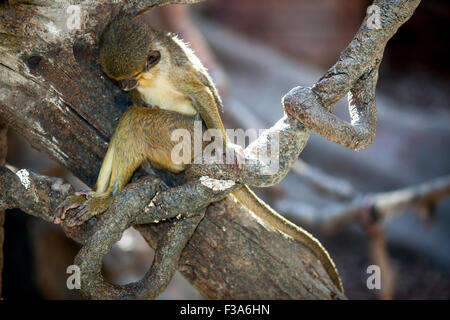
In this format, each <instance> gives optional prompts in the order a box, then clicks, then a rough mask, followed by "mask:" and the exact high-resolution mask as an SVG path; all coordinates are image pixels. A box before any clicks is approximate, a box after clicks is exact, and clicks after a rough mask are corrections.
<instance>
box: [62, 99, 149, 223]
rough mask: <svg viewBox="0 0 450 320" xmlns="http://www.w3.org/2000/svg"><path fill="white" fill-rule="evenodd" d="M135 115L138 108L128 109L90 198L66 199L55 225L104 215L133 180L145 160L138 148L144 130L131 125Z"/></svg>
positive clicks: (110, 146) (112, 139) (118, 127)
mask: <svg viewBox="0 0 450 320" xmlns="http://www.w3.org/2000/svg"><path fill="white" fill-rule="evenodd" d="M135 112H137V110H136V109H135V108H130V109H128V110H127V111H126V112H125V113H124V114H123V116H122V118H121V120H120V121H119V124H118V126H117V128H116V131H115V132H114V135H113V137H112V138H111V141H110V144H109V147H108V151H107V153H106V155H105V158H104V160H103V163H102V167H101V169H100V173H99V176H98V178H97V183H96V184H95V186H94V191H93V192H92V193H91V194H90V195H91V197H90V198H89V196H87V197H85V195H78V196H70V197H68V198H66V200H65V201H64V202H63V203H62V204H61V205H60V206H59V207H58V209H57V213H56V217H55V220H54V222H55V223H61V221H62V220H64V222H65V224H66V225H67V226H69V227H72V226H76V225H79V224H82V223H84V222H86V221H87V220H89V219H90V218H92V217H94V216H97V215H99V214H101V213H103V212H105V211H106V210H107V209H108V208H109V206H110V205H111V203H112V202H113V200H114V197H115V196H116V195H117V194H118V193H119V192H120V191H121V190H122V189H123V187H124V186H125V185H126V184H127V183H128V181H129V180H130V179H131V176H132V175H133V173H134V171H135V170H136V169H137V168H138V167H139V166H140V165H141V163H142V162H143V160H144V155H143V153H142V152H141V151H142V150H141V149H142V146H141V145H139V141H142V134H143V133H142V130H140V129H139V128H138V127H136V126H135V125H133V123H132V122H130V118H131V119H132V118H133V115H134V113H135ZM73 209H76V210H73Z"/></svg>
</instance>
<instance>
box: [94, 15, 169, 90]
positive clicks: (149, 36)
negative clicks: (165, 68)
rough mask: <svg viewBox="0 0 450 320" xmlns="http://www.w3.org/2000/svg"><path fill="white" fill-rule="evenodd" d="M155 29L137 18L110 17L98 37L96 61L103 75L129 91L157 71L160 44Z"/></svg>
mask: <svg viewBox="0 0 450 320" xmlns="http://www.w3.org/2000/svg"><path fill="white" fill-rule="evenodd" d="M157 38H158V33H157V32H156V31H155V30H153V29H151V28H150V27H149V26H148V25H146V24H145V23H143V22H142V21H140V20H138V19H132V18H128V17H124V18H121V19H119V20H116V21H113V22H112V23H111V24H110V25H109V26H108V27H107V29H106V30H105V32H104V33H103V35H102V39H101V41H100V52H99V62H100V65H101V66H102V69H103V71H104V72H105V73H106V75H107V76H108V77H109V78H111V79H114V80H116V81H118V83H119V85H120V87H121V88H122V89H123V90H126V91H130V90H132V89H134V88H136V87H137V86H138V85H139V81H140V80H141V79H142V78H143V77H145V76H149V75H151V74H155V73H157V70H156V69H158V68H155V66H157V65H158V63H159V61H160V59H161V50H162V47H161V45H160V43H159V42H158V40H157Z"/></svg>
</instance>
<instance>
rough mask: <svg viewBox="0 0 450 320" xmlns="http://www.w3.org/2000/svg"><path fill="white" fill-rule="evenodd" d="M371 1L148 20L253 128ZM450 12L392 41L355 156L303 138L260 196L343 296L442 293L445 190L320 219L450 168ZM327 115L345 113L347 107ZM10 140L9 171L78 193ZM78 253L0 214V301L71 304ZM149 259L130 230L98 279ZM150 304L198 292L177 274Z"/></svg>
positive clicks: (51, 233)
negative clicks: (422, 204)
mask: <svg viewBox="0 0 450 320" xmlns="http://www.w3.org/2000/svg"><path fill="white" fill-rule="evenodd" d="M368 5H370V1H363V0H341V1H335V0H316V1H308V0H277V1H271V0H258V1H256V0H227V1H224V0H209V1H206V3H202V4H199V5H192V6H188V7H187V6H182V5H177V6H167V7H164V8H158V9H156V10H154V11H153V12H151V13H149V14H148V15H146V16H145V17H144V18H143V19H145V20H146V21H147V22H148V23H149V24H151V25H153V26H155V27H158V28H162V29H165V30H169V31H172V32H176V33H178V34H179V35H180V37H181V38H184V39H185V40H186V41H187V42H189V43H190V45H191V47H192V48H193V49H194V51H195V52H196V53H197V55H199V57H200V59H201V60H202V61H203V62H204V64H205V65H206V66H207V67H208V69H209V70H210V72H211V74H212V76H213V79H214V81H215V82H216V85H217V86H218V88H219V90H220V93H221V95H222V97H223V100H224V114H223V117H224V119H225V124H226V127H229V128H244V129H248V128H256V129H260V128H268V127H269V126H271V125H272V124H274V123H275V122H276V121H277V120H278V119H279V118H280V117H281V116H282V114H283V109H282V107H281V103H280V101H281V97H282V96H283V95H284V94H285V93H286V92H287V91H289V90H290V89H291V88H293V87H295V86H298V85H301V86H311V85H313V84H314V83H315V82H316V81H317V80H318V79H319V78H320V76H321V75H322V74H323V73H324V72H325V71H326V70H327V69H328V68H329V67H330V66H332V65H333V64H334V63H335V62H336V60H337V59H338V56H339V53H340V52H341V51H342V50H343V49H344V48H345V47H346V46H347V44H348V43H349V41H351V39H352V38H353V36H354V34H355V33H356V31H357V30H358V28H359V26H360V24H361V21H362V19H363V17H364V15H365V10H366V8H367V6H368ZM449 18H450V5H449V4H448V1H445V0H427V1H422V3H421V4H420V5H419V7H418V9H417V11H416V13H415V14H414V15H413V17H412V18H411V20H410V21H408V22H407V23H406V24H405V25H403V26H402V27H401V28H400V30H399V31H398V32H397V34H396V35H395V36H394V37H393V38H392V39H391V40H390V42H389V43H388V45H387V48H386V51H385V55H384V59H383V62H382V64H381V68H380V76H379V81H378V86H377V105H378V118H379V125H378V130H377V137H376V139H375V141H374V143H373V144H372V145H371V146H370V147H368V148H367V149H365V150H362V151H359V152H354V151H351V150H347V149H344V148H343V147H340V146H338V145H336V144H333V143H332V142H329V141H327V140H325V139H324V138H322V137H320V136H318V135H317V134H315V133H312V135H311V138H310V140H309V142H308V144H307V146H306V148H305V150H304V151H303V153H302V154H301V157H300V158H301V159H300V160H299V161H298V162H297V164H296V166H295V168H294V169H293V170H292V172H290V173H289V175H288V176H287V177H286V178H285V179H284V180H283V182H282V183H281V184H279V185H277V186H275V187H271V188H265V189H260V190H256V191H257V193H258V194H259V195H260V196H261V197H262V198H263V199H264V200H265V201H266V202H268V203H269V204H270V205H271V206H273V207H274V208H275V209H277V210H278V211H279V212H280V213H281V214H283V215H285V216H286V217H288V218H289V219H290V220H292V221H294V222H295V223H297V224H299V225H301V226H302V227H304V228H305V229H307V230H309V231H310V232H311V233H313V234H314V235H315V236H316V237H317V238H319V240H320V241H321V242H322V243H323V245H324V246H325V248H326V249H327V250H328V251H329V253H330V255H331V257H332V258H333V259H334V261H335V263H336V265H337V268H338V270H339V272H340V274H341V277H342V280H343V284H344V288H345V292H346V294H347V296H348V298H350V299H449V298H450V198H447V199H444V200H443V201H440V202H438V203H436V205H435V206H433V208H431V210H415V209H408V210H406V211H399V212H395V214H393V215H392V216H390V217H389V219H387V220H386V221H385V222H384V223H383V224H382V225H380V226H379V229H377V230H378V231H377V232H375V233H374V232H373V230H368V228H366V227H365V226H364V225H363V224H361V223H360V221H358V220H352V221H348V223H345V224H342V225H339V226H338V227H337V228H333V229H332V230H328V229H327V230H325V229H324V228H322V226H321V224H320V223H317V221H319V219H318V218H321V219H322V220H320V221H325V220H326V219H327V214H329V213H330V212H335V211H336V210H337V211H339V210H340V211H344V212H345V210H346V208H348V207H350V206H351V205H352V204H353V203H355V201H360V200H361V199H364V198H365V197H367V196H368V195H373V194H377V193H380V192H387V191H392V190H397V189H401V188H405V187H409V186H414V185H417V184H419V183H422V182H426V181H429V180H430V179H433V178H437V177H440V176H445V175H448V174H450V103H449V102H450V90H449V89H450V86H449V84H450V63H449V59H448V58H449V57H450V45H449V43H448V40H447V39H448V37H447V35H446V33H447V30H449V29H448V27H449V21H450V19H449ZM334 112H335V113H336V114H338V115H339V116H340V117H342V118H345V119H348V118H349V117H348V111H347V103H346V101H341V102H339V104H338V106H337V107H336V108H335V109H334ZM8 147H9V151H8V158H7V161H8V163H10V164H11V165H13V166H16V167H19V168H29V169H31V170H33V171H35V172H38V173H42V174H46V175H51V176H59V177H64V178H65V179H67V180H69V181H70V182H71V183H73V184H74V185H75V186H76V188H78V189H82V188H83V187H84V186H83V185H82V183H81V182H80V181H78V180H77V179H76V178H74V177H73V176H72V175H71V174H70V172H67V171H66V170H65V169H63V168H61V167H60V166H58V165H57V164H55V163H54V162H52V161H51V160H49V159H48V158H47V157H46V156H44V155H42V154H40V153H38V152H37V151H35V150H33V149H31V148H30V147H29V145H28V143H27V142H26V141H24V140H23V139H22V138H21V137H19V136H18V135H16V134H15V133H14V131H13V128H11V130H10V131H9V133H8ZM428 209H430V208H428ZM10 211H13V210H10ZM78 250H79V246H78V245H77V244H76V243H74V242H72V241H71V240H70V239H67V238H66V237H65V235H64V234H63V233H62V231H61V230H60V227H59V226H55V225H52V224H48V223H45V222H43V221H40V220H38V219H36V218H34V217H32V216H29V215H24V214H18V213H17V212H8V213H7V214H6V221H5V244H4V261H5V266H4V271H3V279H4V288H3V295H4V298H5V299H14V298H18V297H20V298H22V299H23V298H24V297H27V298H37V299H41V298H42V299H79V298H80V297H79V295H78V293H77V292H76V290H73V291H70V290H68V289H67V288H66V279H67V274H66V273H65V271H66V268H67V266H68V265H71V264H72V263H73V258H74V256H75V254H76V253H77V251H78ZM152 257H153V251H152V249H151V248H149V246H148V245H147V244H146V242H145V241H144V240H143V238H142V237H141V236H140V235H139V233H138V232H137V231H135V230H134V229H132V228H131V229H129V230H127V231H126V232H125V234H124V235H123V238H122V239H121V241H120V242H118V243H117V244H116V245H115V246H114V248H113V250H112V251H111V252H110V253H109V254H108V256H107V257H105V259H104V268H103V269H104V270H103V272H104V275H105V277H106V278H107V279H109V280H110V281H112V282H114V283H120V284H123V283H128V282H130V281H135V280H138V279H140V278H141V277H142V276H143V275H144V274H145V272H146V271H147V270H148V268H149V266H150V265H151V262H152ZM374 263H376V264H381V267H382V277H384V276H383V275H386V277H384V278H383V287H382V289H381V290H369V289H368V288H367V285H366V280H367V277H368V276H369V275H368V274H367V272H366V270H367V267H368V266H369V265H371V264H374ZM159 299H201V296H200V294H199V293H198V292H197V291H196V290H195V288H192V287H191V286H190V284H189V283H188V282H187V281H186V280H184V279H183V278H182V276H181V275H180V274H178V273H177V274H176V276H175V277H174V279H173V280H172V282H171V284H170V286H169V287H168V288H167V290H166V291H165V292H164V293H163V294H162V295H161V296H160V297H159Z"/></svg>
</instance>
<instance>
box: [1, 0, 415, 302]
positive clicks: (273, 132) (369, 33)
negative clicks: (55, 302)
mask: <svg viewBox="0 0 450 320" xmlns="http://www.w3.org/2000/svg"><path fill="white" fill-rule="evenodd" d="M181 2H183V3H192V2H196V1H189V0H186V1H165V0H161V1H137V0H133V1H131V0H130V1H123V2H115V1H99V2H97V1H87V0H86V1H80V2H79V3H80V6H81V8H82V9H83V10H84V11H85V13H86V14H87V15H86V16H89V19H87V20H86V21H85V23H84V24H83V25H82V26H81V27H80V28H79V29H78V30H70V29H68V28H67V14H66V13H65V9H66V4H65V3H61V2H53V1H45V0H44V1H39V4H40V5H36V4H34V3H33V2H31V3H30V2H29V1H26V4H23V3H22V2H21V1H14V4H11V5H7V4H6V5H5V4H4V5H2V8H1V9H2V10H0V53H1V55H0V56H1V60H0V69H1V72H0V83H1V87H2V91H1V92H0V93H1V94H2V99H1V101H0V116H2V117H4V118H5V119H6V121H7V122H8V123H9V124H11V125H13V126H14V127H15V128H16V130H17V131H18V132H19V133H21V134H22V135H23V136H25V137H26V138H27V139H28V140H29V141H30V143H31V144H32V145H33V146H34V147H35V148H37V149H38V150H41V151H43V152H44V153H46V154H48V155H50V156H51V157H52V158H53V159H55V160H56V161H58V162H59V163H61V164H62V165H64V166H65V167H67V168H68V169H69V170H71V171H72V172H73V173H74V174H75V175H76V176H78V177H79V178H81V179H82V180H83V181H84V182H86V183H88V184H92V183H93V181H94V179H95V177H96V174H97V172H98V168H99V167H100V163H101V160H102V158H103V155H104V153H105V151H106V147H107V137H110V136H111V134H112V132H113V129H114V127H115V124H116V121H117V119H118V117H119V116H120V114H121V113H122V111H123V109H124V108H126V107H127V106H128V104H129V98H128V96H126V95H125V94H124V93H123V92H121V91H120V90H119V89H118V88H117V87H116V86H115V85H114V84H113V83H112V82H111V81H110V80H108V79H107V78H105V76H104V75H103V74H102V72H101V70H100V68H99V66H98V63H97V56H96V55H97V52H98V40H99V35H100V34H101V32H102V31H103V29H104V28H105V26H106V25H107V24H108V23H109V21H111V20H113V19H114V18H115V17H117V16H119V15H123V14H135V13H139V12H143V10H146V8H149V7H151V6H155V5H161V4H165V3H181ZM419 2H420V1H418V0H415V1H407V0H396V1H392V0H390V1H388V0H384V1H382V0H377V1H375V2H374V3H375V4H376V5H378V6H379V7H380V8H381V10H380V15H381V21H382V28H381V29H380V30H368V29H367V27H366V26H365V22H364V23H363V26H362V27H361V29H360V31H359V32H358V34H357V35H356V37H355V39H354V40H353V41H352V42H351V44H350V45H349V47H348V48H347V49H346V50H345V51H344V52H343V54H342V55H341V57H340V60H339V61H338V63H337V64H336V65H335V66H334V67H333V68H331V69H330V71H329V72H328V73H327V74H326V75H325V76H324V77H322V79H320V80H319V82H318V83H317V84H316V85H315V86H314V87H313V88H310V89H306V88H295V89H293V90H291V92H289V93H288V94H287V95H286V96H285V97H284V98H283V104H284V108H285V110H286V111H287V113H288V114H289V116H287V115H285V116H284V117H283V118H282V119H281V120H279V121H278V123H277V124H276V125H275V126H274V127H272V128H271V129H269V130H267V131H266V132H265V133H264V134H263V135H261V136H260V137H259V138H258V139H257V140H256V141H255V142H253V143H252V144H251V145H250V146H249V147H248V148H247V149H246V150H245V153H246V163H245V165H244V170H243V171H242V172H241V173H240V174H239V175H238V176H236V174H235V173H234V172H233V171H232V170H230V168H229V167H227V166H225V165H211V164H202V165H196V166H192V167H191V168H190V169H189V170H188V171H187V172H186V176H187V177H190V178H191V179H190V180H189V183H186V184H183V185H181V186H179V187H177V188H172V189H169V190H167V191H163V192H161V193H159V194H158V195H156V196H155V197H154V199H153V200H152V201H151V202H150V204H148V202H149V199H150V198H151V197H149V198H146V199H147V201H146V202H147V203H145V204H143V203H141V202H140V201H138V200H136V202H135V203H134V204H133V206H134V205H136V207H135V209H136V210H135V211H133V212H131V211H130V212H128V213H126V214H123V213H122V214H121V213H119V212H116V210H119V209H118V208H123V207H122V206H121V205H119V204H118V203H119V202H118V203H117V204H115V205H114V206H113V207H112V208H111V209H110V210H111V211H109V212H107V213H106V214H105V215H104V216H102V217H101V218H100V220H99V222H98V223H96V224H95V227H94V228H93V229H92V231H91V233H86V232H84V233H83V234H84V235H85V236H86V235H88V236H89V237H88V238H84V239H85V242H86V244H87V245H86V246H85V247H84V248H83V250H82V251H81V252H80V254H79V256H78V258H77V262H78V263H79V264H80V265H81V266H82V272H83V274H84V273H85V272H86V274H85V275H83V283H84V284H85V285H83V290H85V293H86V294H87V295H88V296H90V297H94V298H100V297H114V298H117V297H122V298H128V297H152V296H154V295H155V294H157V292H158V290H160V288H158V284H161V285H164V283H165V280H167V277H168V276H169V275H170V273H171V272H173V270H174V265H175V264H174V263H173V261H172V263H169V264H170V265H165V267H164V270H163V269H160V271H161V272H162V273H158V272H157V271H155V270H151V272H150V274H149V275H147V277H146V279H144V280H143V281H141V282H139V283H138V284H136V285H135V286H133V285H131V286H128V287H120V288H119V287H115V286H111V285H108V284H105V283H103V281H102V279H101V277H100V261H101V260H100V259H101V257H102V256H103V255H104V254H105V253H106V252H107V250H108V248H109V246H110V245H112V243H113V241H115V240H118V238H119V236H118V235H119V234H121V232H122V231H123V230H124V228H125V227H126V226H129V225H130V224H133V223H144V222H150V221H154V220H155V219H156V220H159V219H160V218H168V217H174V216H177V215H179V214H180V213H186V212H190V213H193V212H195V213H198V214H199V215H187V216H186V218H185V220H184V219H183V220H181V221H180V222H179V223H177V225H175V224H173V225H171V227H169V228H173V229H170V230H172V231H169V232H168V234H176V232H175V231H176V230H177V229H176V228H188V229H189V230H193V229H192V228H194V225H196V223H198V221H197V220H196V219H197V218H196V217H201V212H202V209H203V208H204V207H205V206H206V205H207V204H209V203H211V202H213V201H218V200H220V199H223V198H224V197H226V195H227V194H228V193H229V192H231V191H233V190H234V189H236V188H237V187H239V184H248V185H254V186H269V185H273V184H275V183H278V182H279V181H280V180H281V179H282V178H283V177H284V176H285V175H286V173H287V172H288V171H289V170H290V168H291V167H292V165H293V164H294V163H295V161H296V160H297V158H298V156H299V154H300V153H301V151H302V150H303V148H304V146H305V145H306V143H307V140H308V138H309V134H310V129H309V128H308V127H310V128H311V129H314V130H316V131H318V132H319V133H321V134H323V135H325V136H326V137H327V138H329V139H331V140H332V141H335V142H338V143H341V144H342V145H345V146H347V147H351V148H354V149H358V148H362V147H364V146H367V145H368V144H369V143H370V142H371V141H372V139H373V137H374V129H375V125H376V121H375V119H376V118H375V100H374V89H375V84H376V79H377V72H378V71H377V70H378V65H379V63H380V61H381V55H382V52H383V50H384V46H385V44H386V42H387V40H388V39H389V38H390V37H391V36H392V35H393V34H394V33H395V31H396V30H397V28H398V27H400V25H402V24H403V23H404V22H405V21H406V20H407V19H408V18H409V17H410V16H411V15H412V13H413V12H414V9H415V8H416V7H417V5H418V4H419ZM42 3H45V5H44V6H43V5H42ZM18 21H20V23H18ZM19 26H20V27H19ZM347 92H350V94H351V97H352V99H351V101H352V102H351V104H350V109H351V111H350V112H351V116H352V119H353V124H352V125H349V124H346V123H343V122H342V121H340V120H339V119H337V118H335V117H334V116H333V115H331V114H330V113H329V110H330V109H331V108H332V106H333V105H334V104H335V103H336V102H337V101H338V100H339V99H340V97H342V96H344V95H345V94H346V93H347ZM37 110H39V112H37ZM268 141H269V142H279V144H278V146H279V151H280V152H277V151H276V150H271V152H272V155H279V156H278V158H277V159H276V160H277V161H276V163H278V165H279V167H278V168H277V169H278V170H275V171H273V163H268V162H265V161H263V160H260V159H258V157H256V155H257V154H258V153H260V152H263V154H264V153H266V147H267V145H268V143H267V142H268ZM269 145H270V143H269ZM275 145H277V144H276V143H275ZM272 159H273V158H272ZM2 170H3V171H2V172H1V173H0V177H1V178H2V179H7V180H8V179H9V181H10V182H11V183H13V182H15V183H16V184H17V181H19V182H20V183H21V184H22V186H23V187H22V189H21V193H22V196H23V199H19V198H17V197H18V196H19V195H20V193H18V194H16V195H15V194H11V192H10V191H8V190H5V196H2V197H3V198H2V202H1V204H2V206H4V207H10V206H11V205H12V204H14V205H17V206H22V207H26V208H25V209H27V210H24V211H25V212H28V213H30V214H34V215H39V216H41V217H43V218H44V219H46V220H47V221H49V220H51V218H52V216H53V214H52V213H53V212H52V211H49V210H50V209H51V208H50V207H49V206H48V205H46V206H44V208H41V207H40V206H39V205H40V204H42V202H46V201H52V207H53V201H56V199H57V198H58V197H59V196H60V195H58V196H55V197H54V198H53V197H52V192H54V190H52V189H51V185H52V184H51V183H50V182H49V184H50V186H47V187H46V189H45V191H48V193H44V192H43V193H40V192H37V191H36V190H40V189H39V187H40V186H38V185H35V187H36V188H31V189H29V188H28V189H27V188H26V187H25V185H26V181H28V180H29V179H28V180H27V177H28V178H29V177H30V176H32V174H28V176H24V177H21V178H19V180H17V179H18V178H17V177H18V175H17V174H19V172H20V171H19V172H18V173H17V174H15V175H14V176H12V175H11V173H8V172H5V171H4V169H2ZM23 173H24V172H23ZM19 177H20V174H19ZM42 179H44V178H42ZM44 180H45V179H44ZM33 181H34V180H33ZM23 183H25V185H24V184H23ZM44 187H45V184H44ZM130 188H132V187H130ZM142 188H143V189H146V188H149V189H147V191H151V190H154V189H152V188H153V187H148V186H147V187H145V186H142ZM33 190H35V191H33ZM131 190H132V189H126V190H124V192H126V191H131ZM133 192H136V193H139V192H141V191H139V192H138V191H133ZM133 192H131V193H132V194H133ZM142 192H144V191H142ZM149 194H151V192H150V193H149ZM126 197H127V195H121V196H120V197H119V199H126ZM42 199H44V200H42ZM19 200H20V201H23V202H24V204H19V203H18V202H19ZM117 201H119V200H117ZM133 201H134V200H133ZM127 205H128V206H131V202H130V200H129V199H128V202H127ZM0 207H1V206H0ZM138 207H140V208H142V209H143V211H141V210H138ZM53 208H54V207H53ZM114 208H116V209H114ZM208 212H211V214H210V215H209V214H208ZM208 212H207V213H206V216H205V219H203V221H202V222H201V223H200V224H199V226H198V229H197V230H198V231H197V232H196V233H195V234H194V235H193V237H192V238H191V240H190V241H189V243H188V245H187V246H186V248H185V250H184V251H183V253H181V249H180V248H181V247H178V246H177V242H176V241H175V242H170V241H168V240H167V238H165V237H164V238H163V239H161V243H162V244H164V246H165V245H167V248H168V247H170V246H175V247H174V249H173V252H172V254H173V255H174V257H175V256H177V255H179V254H180V253H181V258H180V267H179V268H180V270H181V271H182V273H183V274H184V275H185V276H186V277H187V278H188V279H189V280H190V281H191V282H192V283H193V284H194V286H196V287H197V288H198V289H200V291H201V292H202V294H203V295H204V296H205V297H210V298H254V299H256V298H344V295H343V294H342V292H340V291H339V290H338V289H337V288H336V287H335V286H334V285H333V283H332V281H331V279H330V278H329V276H328V275H327V273H326V271H325V270H324V268H323V266H322V265H321V263H320V262H319V261H318V260H317V257H315V256H314V255H313V254H312V252H311V251H310V250H309V249H307V248H306V247H305V246H304V245H302V244H301V243H299V242H295V241H292V239H287V238H285V237H284V236H283V235H281V234H280V233H278V232H277V231H276V230H275V229H273V228H272V227H270V226H267V225H264V224H262V223H261V222H259V221H258V220H256V219H255V217H253V216H252V215H250V214H249V211H247V210H245V209H244V208H242V207H240V206H239V204H237V203H236V202H234V201H233V198H232V197H226V198H225V199H224V201H221V202H215V203H214V204H213V205H211V206H209V207H208ZM93 220H96V219H93ZM102 221H108V222H110V224H111V227H108V226H107V225H105V224H104V223H103V224H102ZM93 223H94V221H89V222H87V223H86V225H88V226H89V225H91V224H93ZM169 224H170V223H169ZM83 227H86V226H83ZM138 229H139V230H140V232H141V233H143V235H144V237H145V238H146V239H147V240H148V241H149V242H150V243H151V244H154V243H155V242H157V239H158V236H157V232H159V234H161V232H162V230H160V228H158V229H155V228H154V226H151V225H145V226H139V227H138ZM156 230H157V232H156ZM155 232H156V233H155ZM174 237H175V235H174ZM86 239H89V240H86ZM100 239H102V241H100ZM178 240H179V241H178V244H181V243H186V241H187V240H188V239H186V238H184V239H178ZM169 242H170V243H169ZM103 244H104V245H103ZM287 248H288V249H287ZM217 249H220V250H217ZM217 252H219V254H217ZM220 252H222V255H221V254H220ZM224 252H226V253H227V254H226V255H225V254H223V253H224ZM157 256H158V257H160V258H161V261H163V260H164V259H167V260H166V261H168V262H170V256H169V255H167V254H165V251H164V250H161V255H160V256H159V255H157ZM225 256H226V257H225ZM164 257H165V258H164ZM230 257H231V258H230ZM158 259H159V258H158ZM158 261H160V260H157V261H155V263H156V265H155V266H154V267H153V268H157V266H158V264H157V263H158ZM161 261H160V262H161ZM235 261H236V263H235ZM256 262H257V263H256ZM163 265H164V263H161V266H163ZM161 268H162V267H161ZM273 270H279V271H277V272H275V273H274V272H273ZM152 271H153V273H152ZM292 275H293V276H292ZM155 277H157V278H158V277H159V280H155V279H156V278H155ZM154 281H156V282H154ZM152 284H157V285H155V286H156V287H157V288H156V289H155V290H153V289H151V285H152ZM149 290H150V291H149ZM109 292H111V295H110V294H109Z"/></svg>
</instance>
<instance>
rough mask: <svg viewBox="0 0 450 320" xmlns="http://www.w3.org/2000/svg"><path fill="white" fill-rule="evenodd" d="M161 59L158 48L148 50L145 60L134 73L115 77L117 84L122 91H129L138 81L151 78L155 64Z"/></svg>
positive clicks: (136, 85)
mask: <svg viewBox="0 0 450 320" xmlns="http://www.w3.org/2000/svg"><path fill="white" fill-rule="evenodd" d="M160 60H161V52H160V51H159V50H150V52H149V55H148V58H147V61H146V63H145V65H144V67H143V68H140V69H138V70H137V71H136V73H135V74H134V75H132V76H131V77H128V78H125V79H116V80H117V81H118V82H119V86H120V88H121V89H122V90H124V91H131V90H133V89H135V88H136V87H138V86H139V84H140V82H142V81H145V80H150V78H152V76H153V73H154V70H155V66H156V65H157V64H158V63H159V61H160Z"/></svg>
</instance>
